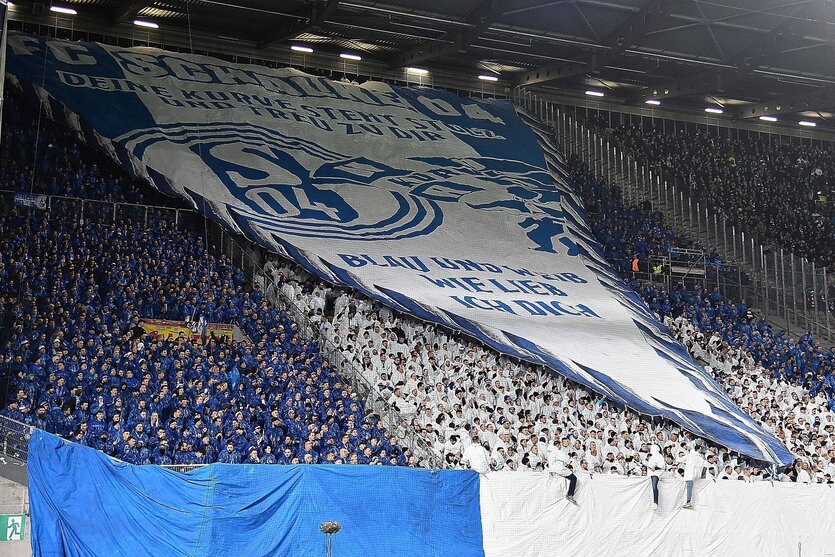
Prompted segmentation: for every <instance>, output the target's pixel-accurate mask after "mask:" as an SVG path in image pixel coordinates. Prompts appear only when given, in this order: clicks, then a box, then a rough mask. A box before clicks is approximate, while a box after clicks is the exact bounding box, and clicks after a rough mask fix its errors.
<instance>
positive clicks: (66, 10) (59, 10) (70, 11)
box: [49, 6, 78, 15]
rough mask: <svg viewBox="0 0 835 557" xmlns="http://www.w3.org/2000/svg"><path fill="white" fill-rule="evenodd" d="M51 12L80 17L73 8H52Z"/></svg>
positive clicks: (50, 8)
mask: <svg viewBox="0 0 835 557" xmlns="http://www.w3.org/2000/svg"><path fill="white" fill-rule="evenodd" d="M49 11H50V12H55V13H58V14H67V15H78V12H77V11H75V10H74V9H72V8H65V7H64V6H50V7H49Z"/></svg>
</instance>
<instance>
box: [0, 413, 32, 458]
mask: <svg viewBox="0 0 835 557" xmlns="http://www.w3.org/2000/svg"><path fill="white" fill-rule="evenodd" d="M34 429H35V428H34V427H32V426H30V425H26V424H24V423H21V422H18V421H15V420H13V419H11V418H7V417H6V416H0V455H3V456H7V457H11V458H14V459H15V460H19V461H22V462H26V458H27V457H28V456H29V439H31V438H32V431H34Z"/></svg>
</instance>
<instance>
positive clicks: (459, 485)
mask: <svg viewBox="0 0 835 557" xmlns="http://www.w3.org/2000/svg"><path fill="white" fill-rule="evenodd" d="M28 465H29V491H30V500H31V512H32V548H33V554H34V555H35V557H54V556H61V557H63V556H79V557H80V556H102V557H105V556H106V557H117V556H128V557H138V556H143V555H149V556H154V557H163V556H168V555H171V556H180V555H182V556H190V557H199V556H210V555H211V556H214V555H218V556H245V557H259V556H265V557H266V556H284V555H286V556H311V557H312V556H315V557H320V556H322V555H324V548H325V536H324V534H322V533H321V532H320V531H319V525H320V523H322V522H324V521H332V520H335V521H337V522H339V523H340V524H341V526H342V529H341V531H340V532H339V533H338V534H336V536H335V538H334V555H338V556H339V557H373V556H398V557H400V556H415V557H432V556H456V557H466V556H483V555H484V550H483V547H482V531H481V512H480V508H479V481H478V475H477V474H475V473H474V472H469V471H438V472H434V473H432V472H429V471H428V470H424V469H414V468H398V467H389V466H386V467H382V466H351V465H345V466H338V465H335V466H331V465H298V466H270V465H229V464H213V465H210V466H205V467H202V468H199V469H196V470H193V471H191V472H189V473H188V474H181V473H177V472H173V471H171V470H167V469H164V468H161V467H158V466H133V465H130V464H125V463H121V462H116V461H114V460H112V459H111V458H109V457H107V456H106V455H104V454H103V453H101V452H99V451H96V450H93V449H90V448H88V447H84V446H81V445H76V444H73V443H67V442H65V441H62V440H61V439H60V438H58V437H56V436H54V435H51V434H48V433H44V432H42V431H35V433H34V435H33V437H32V440H31V442H30V447H29V459H28Z"/></svg>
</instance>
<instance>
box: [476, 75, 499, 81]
mask: <svg viewBox="0 0 835 557" xmlns="http://www.w3.org/2000/svg"><path fill="white" fill-rule="evenodd" d="M478 78H479V79H480V80H481V81H498V80H499V78H498V77H496V76H495V75H480V76H478Z"/></svg>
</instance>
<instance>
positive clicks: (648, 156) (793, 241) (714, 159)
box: [610, 126, 835, 267]
mask: <svg viewBox="0 0 835 557" xmlns="http://www.w3.org/2000/svg"><path fill="white" fill-rule="evenodd" d="M610 134H611V136H612V137H613V138H614V139H615V140H617V141H618V142H619V143H620V144H621V145H622V146H624V147H625V148H626V149H627V150H628V151H630V152H631V153H632V154H633V155H634V156H635V157H636V159H637V160H639V161H640V162H643V163H645V164H649V165H651V166H653V167H655V168H657V169H658V170H661V171H662V172H664V173H665V174H666V176H670V177H674V178H677V179H678V181H679V183H680V184H683V185H684V186H685V187H687V188H689V189H690V190H691V191H692V192H694V193H695V195H696V196H697V197H701V198H702V199H704V200H706V201H707V203H709V204H710V205H711V206H713V207H714V208H715V209H718V210H720V211H721V212H722V213H723V214H725V215H726V216H727V218H728V222H730V223H732V224H737V225H739V226H741V227H742V229H743V230H746V231H748V232H749V233H751V234H754V235H756V237H757V238H758V239H759V241H760V242H762V243H764V244H776V245H778V246H781V247H784V248H787V249H788V250H789V251H791V252H793V253H795V254H797V255H800V256H804V257H807V258H808V259H809V260H812V261H815V262H817V263H818V265H820V266H823V267H832V266H833V264H835V199H833V195H832V193H833V187H835V181H833V180H835V156H833V153H832V150H831V149H828V148H825V147H810V146H809V145H801V144H799V143H793V142H781V143H777V142H770V141H768V140H767V139H766V140H762V139H754V138H750V139H739V140H728V139H720V138H718V137H716V136H714V135H709V134H707V133H704V132H701V131H696V132H694V133H684V132H678V133H676V134H665V133H662V132H661V131H660V130H657V129H650V130H645V129H642V128H639V127H633V126H620V127H617V128H614V129H612V130H611V132H610Z"/></svg>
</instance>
